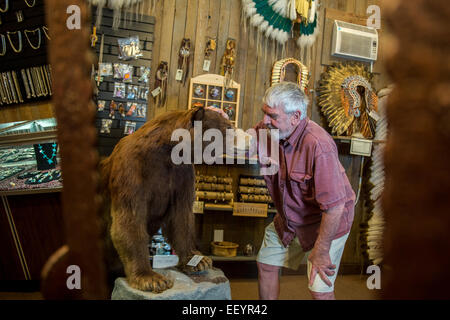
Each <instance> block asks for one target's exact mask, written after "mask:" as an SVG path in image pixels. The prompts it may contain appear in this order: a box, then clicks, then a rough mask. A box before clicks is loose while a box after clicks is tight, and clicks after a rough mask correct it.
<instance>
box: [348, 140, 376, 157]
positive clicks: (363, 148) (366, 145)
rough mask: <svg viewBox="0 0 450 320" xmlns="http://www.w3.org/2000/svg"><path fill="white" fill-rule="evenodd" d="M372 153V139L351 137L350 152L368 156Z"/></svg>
mask: <svg viewBox="0 0 450 320" xmlns="http://www.w3.org/2000/svg"><path fill="white" fill-rule="evenodd" d="M371 153H372V141H371V140H368V139H359V138H352V140H351V145H350V154H354V155H359V156H366V157H370V155H371Z"/></svg>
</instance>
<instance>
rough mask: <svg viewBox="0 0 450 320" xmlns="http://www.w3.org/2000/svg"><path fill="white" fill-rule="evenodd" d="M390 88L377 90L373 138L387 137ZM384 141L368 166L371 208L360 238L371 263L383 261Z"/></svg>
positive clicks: (375, 151) (374, 149) (382, 138)
mask: <svg viewBox="0 0 450 320" xmlns="http://www.w3.org/2000/svg"><path fill="white" fill-rule="evenodd" d="M391 90H392V87H391V88H385V89H382V90H380V91H379V92H378V98H379V101H378V116H379V119H378V121H377V123H376V129H375V139H376V140H385V139H386V138H387V119H386V104H387V98H388V96H389V93H390V92H391ZM384 148H385V144H384V143H378V144H375V145H374V147H373V151H372V164H371V167H370V171H371V173H370V178H369V182H370V184H371V185H372V187H371V189H370V200H371V202H372V203H371V205H372V210H371V214H370V218H369V219H368V221H367V227H365V228H363V230H362V239H363V241H364V242H366V247H367V249H366V252H367V255H368V258H369V259H370V260H371V261H372V263H373V264H379V263H381V262H382V261H383V234H384V227H385V220H384V215H383V210H382V206H381V196H382V192H383V190H384V162H383V157H384Z"/></svg>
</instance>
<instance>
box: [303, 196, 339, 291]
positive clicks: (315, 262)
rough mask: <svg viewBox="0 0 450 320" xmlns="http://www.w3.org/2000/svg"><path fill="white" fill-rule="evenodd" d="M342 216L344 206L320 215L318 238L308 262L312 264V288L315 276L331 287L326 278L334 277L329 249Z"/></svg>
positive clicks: (310, 282)
mask: <svg viewBox="0 0 450 320" xmlns="http://www.w3.org/2000/svg"><path fill="white" fill-rule="evenodd" d="M343 214H344V204H341V205H338V206H336V207H332V208H330V209H328V210H327V211H326V212H324V213H323V214H322V222H321V223H320V230H319V236H318V237H317V240H316V243H315V245H314V248H313V249H312V251H311V253H310V255H309V257H308V260H309V261H310V262H311V264H312V269H311V275H310V281H309V284H310V285H311V286H312V284H313V283H314V279H315V277H316V275H317V274H319V276H320V277H321V278H322V280H323V281H324V282H325V283H326V284H327V285H328V286H330V287H331V282H330V280H329V279H328V278H327V275H328V276H332V275H334V272H335V271H333V270H334V269H336V266H335V265H333V264H332V263H331V259H330V254H329V252H330V247H331V242H332V241H333V238H334V237H335V235H336V232H337V231H338V228H339V225H340V222H341V219H342V215H343Z"/></svg>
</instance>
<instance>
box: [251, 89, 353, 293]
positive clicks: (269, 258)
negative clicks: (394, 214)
mask: <svg viewBox="0 0 450 320" xmlns="http://www.w3.org/2000/svg"><path fill="white" fill-rule="evenodd" d="M263 103H264V105H263V107H262V111H263V112H264V118H263V120H262V121H261V122H260V123H258V124H257V126H256V129H257V130H259V129H262V128H268V129H278V130H279V170H278V172H277V173H276V174H275V175H271V176H270V175H267V176H265V177H264V178H265V180H266V183H267V187H268V189H269V192H270V195H271V196H272V199H273V201H274V203H275V206H276V209H277V214H276V216H275V218H274V220H273V222H272V223H271V224H269V225H268V226H267V227H266V230H265V235H264V240H263V242H262V245H261V249H260V251H259V253H258V257H257V265H258V282H259V295H260V298H261V299H277V298H278V296H279V291H280V287H279V274H280V267H286V268H291V269H294V270H296V269H298V267H299V266H300V264H301V262H302V261H303V260H304V259H306V258H307V266H308V268H307V269H308V279H309V286H308V288H309V290H310V292H311V295H312V297H313V298H314V299H334V281H335V279H336V276H337V272H338V269H339V263H340V260H341V257H342V253H343V251H344V246H345V242H346V240H347V237H348V235H349V232H350V229H351V225H352V222H353V216H354V212H353V209H354V201H355V194H354V192H353V190H352V187H351V185H350V183H349V181H348V179H347V176H346V174H345V170H344V168H343V167H342V165H341V164H340V162H339V158H338V152H337V148H336V145H335V143H334V141H333V139H332V138H331V136H330V135H329V134H328V133H327V132H326V131H325V130H324V129H323V128H322V127H320V126H319V125H317V124H316V123H315V122H313V121H312V120H310V119H308V117H307V116H306V109H307V106H308V98H307V96H306V95H305V94H304V93H303V91H302V90H301V88H300V87H298V86H297V85H296V84H294V83H290V82H282V83H280V84H276V85H274V86H272V87H270V88H269V89H268V90H267V91H266V94H265V96H264V99H263Z"/></svg>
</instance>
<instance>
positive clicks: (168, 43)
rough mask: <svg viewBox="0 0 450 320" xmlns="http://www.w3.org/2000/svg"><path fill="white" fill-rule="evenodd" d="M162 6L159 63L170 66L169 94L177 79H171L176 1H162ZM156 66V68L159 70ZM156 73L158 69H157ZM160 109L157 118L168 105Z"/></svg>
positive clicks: (156, 112) (156, 109) (157, 109)
mask: <svg viewBox="0 0 450 320" xmlns="http://www.w3.org/2000/svg"><path fill="white" fill-rule="evenodd" d="M160 5H163V6H164V8H163V15H162V19H161V32H160V34H159V37H160V47H159V59H158V63H157V66H158V65H159V62H161V61H166V62H167V63H168V65H169V78H168V81H167V84H168V85H167V86H168V88H167V93H169V87H170V86H171V83H172V81H175V77H171V75H172V72H173V70H171V69H172V68H171V61H170V59H171V53H172V38H173V26H174V19H175V0H165V1H162V2H161V4H160ZM157 66H156V68H157ZM155 72H156V69H155ZM168 98H169V97H167V101H166V104H165V105H162V106H160V107H155V116H158V115H160V114H161V113H164V112H166V111H167V103H168V100H169V99H168Z"/></svg>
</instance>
